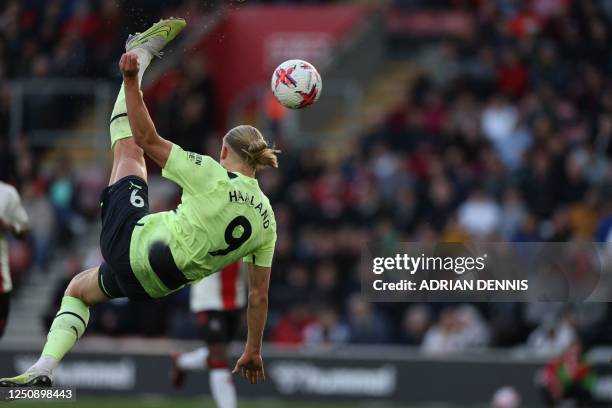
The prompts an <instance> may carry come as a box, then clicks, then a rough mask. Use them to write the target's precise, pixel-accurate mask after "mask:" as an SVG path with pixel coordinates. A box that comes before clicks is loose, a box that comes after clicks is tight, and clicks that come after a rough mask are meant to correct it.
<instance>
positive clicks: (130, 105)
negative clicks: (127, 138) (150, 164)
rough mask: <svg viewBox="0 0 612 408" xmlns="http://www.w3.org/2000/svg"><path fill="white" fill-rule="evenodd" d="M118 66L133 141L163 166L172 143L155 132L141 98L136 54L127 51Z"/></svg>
mask: <svg viewBox="0 0 612 408" xmlns="http://www.w3.org/2000/svg"><path fill="white" fill-rule="evenodd" d="M119 68H120V69H121V74H122V75H123V84H124V89H125V103H126V105H127V114H128V119H129V121H130V128H131V129H132V136H133V137H134V141H135V142H136V144H137V145H138V146H140V147H141V148H142V150H144V152H145V153H146V154H147V156H149V157H150V158H151V159H153V161H154V162H155V163H157V164H158V165H159V166H160V167H164V166H165V165H166V161H168V157H169V156H170V152H171V151H172V143H170V142H169V141H167V140H166V139H164V138H163V137H161V136H160V135H159V134H158V133H157V130H156V129H155V125H154V124H153V121H152V120H151V116H150V115H149V111H148V110H147V106H146V105H145V103H144V100H143V99H142V94H141V92H140V84H139V83H138V70H139V63H138V57H137V56H136V54H134V53H129V52H128V53H125V54H123V55H122V56H121V60H120V61H119Z"/></svg>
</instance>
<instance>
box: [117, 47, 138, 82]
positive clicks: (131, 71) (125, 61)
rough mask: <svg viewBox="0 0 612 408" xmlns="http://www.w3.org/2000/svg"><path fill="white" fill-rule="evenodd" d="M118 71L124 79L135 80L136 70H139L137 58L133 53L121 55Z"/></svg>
mask: <svg viewBox="0 0 612 408" xmlns="http://www.w3.org/2000/svg"><path fill="white" fill-rule="evenodd" d="M119 69H120V70H121V75H123V78H124V79H127V78H136V77H137V76H138V70H139V69H140V63H139V62H138V56H137V55H136V54H134V53H133V52H127V53H125V54H123V55H122V56H121V59H120V60H119Z"/></svg>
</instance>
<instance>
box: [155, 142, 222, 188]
mask: <svg viewBox="0 0 612 408" xmlns="http://www.w3.org/2000/svg"><path fill="white" fill-rule="evenodd" d="M225 173H226V172H225V171H224V170H223V167H222V166H221V165H220V164H219V163H217V161H215V159H213V158H212V157H210V156H205V155H202V154H198V153H192V152H187V151H185V150H183V149H182V148H181V147H180V146H179V145H176V144H173V145H172V150H171V151H170V156H168V160H167V161H166V165H165V166H164V168H163V169H162V176H164V177H165V178H167V179H169V180H172V181H174V182H175V183H177V184H178V185H179V186H181V187H182V188H183V190H184V191H186V192H188V193H190V194H197V193H199V192H201V191H202V190H203V189H204V188H206V186H208V185H210V184H211V182H214V181H215V180H217V179H218V178H219V177H221V176H222V175H223V174H225Z"/></svg>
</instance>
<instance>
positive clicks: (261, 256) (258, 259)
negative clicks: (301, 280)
mask: <svg viewBox="0 0 612 408" xmlns="http://www.w3.org/2000/svg"><path fill="white" fill-rule="evenodd" d="M275 246H276V233H274V235H273V236H272V238H270V239H269V240H268V241H267V242H266V243H265V244H264V245H262V246H261V247H259V248H257V250H255V252H253V253H252V254H250V255H247V256H245V257H244V258H242V261H243V262H248V263H252V264H254V265H257V266H263V267H271V266H272V259H273V258H274V247H275Z"/></svg>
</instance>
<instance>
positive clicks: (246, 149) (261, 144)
mask: <svg viewBox="0 0 612 408" xmlns="http://www.w3.org/2000/svg"><path fill="white" fill-rule="evenodd" d="M224 140H225V143H227V145H228V146H229V147H230V148H231V149H232V150H233V151H234V152H235V153H236V154H237V155H238V156H239V157H240V158H241V159H242V160H243V161H244V162H245V163H247V164H248V165H249V166H251V167H253V168H254V169H256V170H258V169H265V168H266V167H272V168H275V169H276V168H278V157H277V156H276V155H277V154H278V153H280V150H276V149H274V147H271V148H270V147H268V143H267V142H266V140H265V139H264V137H263V136H262V134H261V132H260V131H259V130H257V129H256V128H254V127H253V126H249V125H240V126H236V127H235V128H233V129H231V130H230V131H229V132H227V134H226V135H225V137H224Z"/></svg>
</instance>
